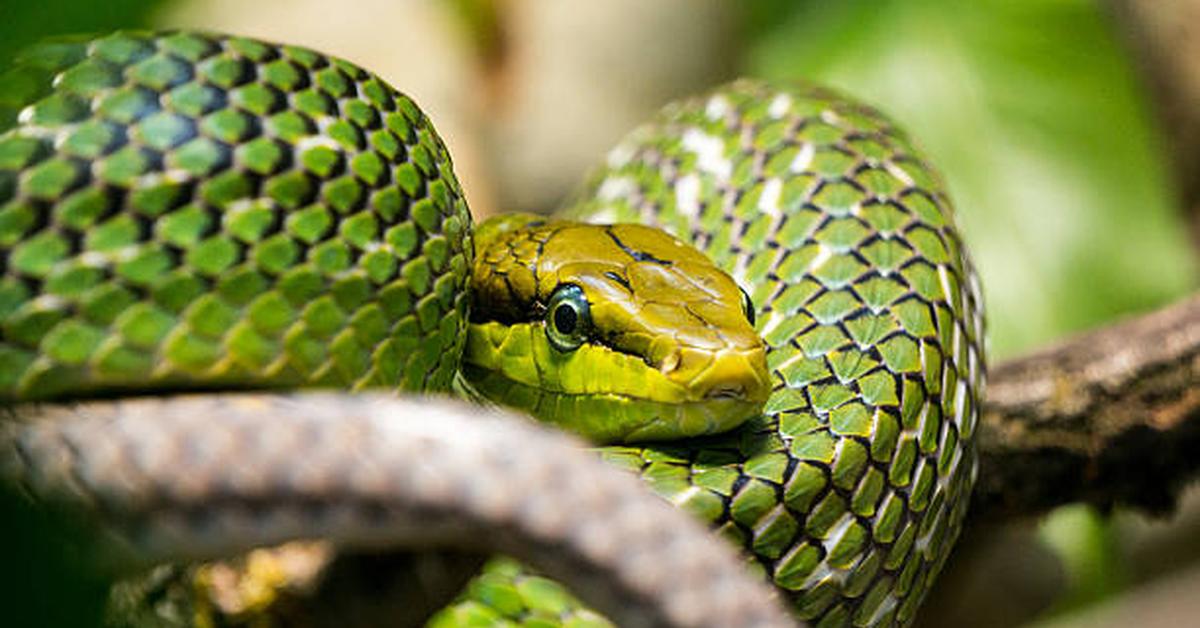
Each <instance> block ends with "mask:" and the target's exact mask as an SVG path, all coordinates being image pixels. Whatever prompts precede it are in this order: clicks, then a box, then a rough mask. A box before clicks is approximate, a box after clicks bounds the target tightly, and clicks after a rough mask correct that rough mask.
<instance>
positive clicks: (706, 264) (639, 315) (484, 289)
mask: <svg viewBox="0 0 1200 628" xmlns="http://www.w3.org/2000/svg"><path fill="white" fill-rule="evenodd" d="M476 254H477V258H476V263H475V266H474V269H473V272H472V278H471V284H472V290H473V302H472V313H471V324H470V334H469V337H468V340H467V349H466V355H465V357H464V372H465V373H466V375H467V377H468V378H469V379H470V380H471V381H472V382H473V383H474V384H475V386H476V387H477V388H478V389H479V390H480V392H482V393H483V394H484V395H486V396H488V397H490V398H493V399H495V400H497V401H500V402H502V403H506V404H508V405H514V406H517V407H520V408H522V409H525V410H528V411H530V412H531V413H533V414H534V415H535V416H537V417H538V418H540V419H542V420H545V421H549V422H552V423H556V424H559V425H563V426H565V427H567V428H569V429H573V430H575V431H578V432H581V433H583V434H584V435H585V436H587V437H589V438H592V439H594V440H597V441H600V442H629V441H644V440H662V439H673V438H681V437H685V436H697V435H702V434H713V433H717V432H722V431H726V430H728V429H731V428H733V427H736V426H737V425H739V424H741V423H742V422H744V421H745V420H746V419H748V418H750V417H751V416H754V415H757V414H758V413H760V412H761V410H762V407H763V404H764V403H765V401H766V399H767V396H768V395H769V394H770V391H771V384H770V378H769V376H768V373H767V364H766V353H765V348H764V345H763V342H762V340H761V339H760V338H759V336H758V334H757V333H756V332H755V331H754V327H753V321H752V320H751V317H752V315H753V314H752V312H753V308H752V307H750V306H749V303H748V298H747V297H746V295H745V293H744V292H743V291H742V289H741V288H740V287H738V285H737V283H736V282H734V280H733V279H732V278H731V277H729V275H727V274H725V273H724V272H723V271H721V270H720V269H718V268H717V267H716V266H714V265H713V264H712V262H711V261H709V259H708V258H707V257H706V256H704V254H702V253H700V252H699V251H697V250H696V249H695V248H693V247H691V246H689V245H686V244H684V243H682V242H680V241H679V240H677V239H675V238H674V237H672V236H670V235H668V234H666V233H664V232H662V231H659V230H657V229H652V228H649V227H645V226H642V225H636V224H622V225H589V224H584V223H576V222H566V221H548V220H545V219H542V218H538V217H535V216H527V215H518V216H508V217H504V218H499V219H495V220H492V221H489V222H487V223H485V224H484V225H482V226H481V227H480V228H479V231H478V234H477V239H476Z"/></svg>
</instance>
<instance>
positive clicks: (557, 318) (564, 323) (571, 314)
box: [554, 305, 579, 334]
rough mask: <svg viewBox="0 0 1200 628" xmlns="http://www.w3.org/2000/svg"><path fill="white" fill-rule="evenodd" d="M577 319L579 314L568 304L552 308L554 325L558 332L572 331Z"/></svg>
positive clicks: (567, 332) (566, 332)
mask: <svg viewBox="0 0 1200 628" xmlns="http://www.w3.org/2000/svg"><path fill="white" fill-rule="evenodd" d="M578 321H579V315H578V314H576V313H575V308H573V307H571V306H569V305H560V306H558V307H556V308H554V326H555V327H557V328H558V331H559V332H560V333H564V334H570V333H574V332H575V323H577V322H578Z"/></svg>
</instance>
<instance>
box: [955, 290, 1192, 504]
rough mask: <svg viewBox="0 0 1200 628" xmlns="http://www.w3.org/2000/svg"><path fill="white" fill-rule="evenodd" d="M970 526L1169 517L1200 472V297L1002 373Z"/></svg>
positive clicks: (996, 378) (985, 424)
mask: <svg viewBox="0 0 1200 628" xmlns="http://www.w3.org/2000/svg"><path fill="white" fill-rule="evenodd" d="M979 439H980V440H979V447H980V459H981V463H980V471H979V484H978V486H977V488H976V492H975V497H974V502H975V503H974V504H973V506H972V511H971V513H972V516H973V517H983V518H989V517H1005V516H1020V515H1030V514H1037V513H1040V512H1044V511H1046V510H1049V509H1050V508H1052V507H1054V506H1058V505H1061V504H1066V503H1069V502H1076V501H1084V502H1089V503H1092V504H1095V505H1097V506H1100V507H1102V508H1109V507H1112V506H1114V505H1116V504H1122V505H1125V506H1133V507H1137V508H1142V509H1145V510H1147V511H1150V512H1152V513H1163V512H1166V511H1168V510H1170V509H1171V508H1172V507H1173V505H1174V502H1175V498H1176V495H1177V494H1178V492H1179V489H1180V488H1181V487H1182V486H1183V485H1184V484H1185V483H1186V482H1187V480H1189V479H1190V478H1191V477H1192V476H1193V475H1194V474H1195V472H1196V471H1197V469H1198V468H1200V455H1198V454H1197V452H1200V295H1197V296H1193V297H1191V298H1189V299H1186V300H1184V301H1182V302H1180V303H1177V304H1175V305H1172V306H1169V307H1166V308H1164V309H1162V310H1159V311H1157V312H1154V313H1151V314H1148V315H1144V316H1141V317H1138V318H1135V319H1132V320H1128V321H1124V322H1121V323H1117V324H1115V325H1112V326H1109V327H1105V328H1103V329H1100V330H1097V331H1094V332H1091V333H1087V334H1084V335H1081V336H1078V337H1076V338H1073V339H1070V340H1068V341H1066V342H1064V343H1062V344H1059V345H1056V346H1053V347H1050V348H1048V349H1046V350H1043V351H1040V352H1037V353H1034V354H1033V355H1030V356H1027V357H1024V358H1019V359H1016V360H1011V361H1008V362H1005V363H1003V364H1000V365H999V366H998V367H997V368H995V369H994V370H993V372H992V374H991V383H990V385H989V387H988V399H987V403H986V404H985V407H984V413H983V418H982V421H981V424H980V434H979Z"/></svg>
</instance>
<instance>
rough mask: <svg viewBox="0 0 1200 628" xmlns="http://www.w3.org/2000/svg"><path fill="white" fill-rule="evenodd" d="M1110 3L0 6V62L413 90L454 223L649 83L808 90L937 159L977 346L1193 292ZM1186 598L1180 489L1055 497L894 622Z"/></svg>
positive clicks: (1147, 607)
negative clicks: (815, 86)
mask: <svg viewBox="0 0 1200 628" xmlns="http://www.w3.org/2000/svg"><path fill="white" fill-rule="evenodd" d="M1163 2H1165V3H1167V4H1170V3H1172V2H1173V3H1175V4H1179V0H1163ZM1122 4H1136V3H1121V2H1111V3H1097V2H1096V1H1095V0H974V1H973V2H962V1H961V0H840V1H839V2H823V1H820V0H740V1H735V0H656V1H654V2H646V1H645V0H607V1H605V2H590V1H588V0H343V1H342V2H330V1H329V0H257V1H255V2H241V1H238V0H108V1H107V2H95V1H93V0H40V1H38V2H34V1H33V0H0V16H3V18H2V19H0V58H5V59H6V58H8V57H10V56H11V55H12V54H13V52H15V50H16V49H18V48H20V47H22V46H24V45H26V44H28V43H29V42H31V41H33V40H35V39H38V38H40V37H44V36H46V35H49V34H57V33H67V32H86V31H100V30H110V29H114V28H120V27H139V26H152V27H171V26H176V27H200V28H210V29H217V30H222V31H228V32H233V33H238V34H243V35H251V36H257V37H261V38H265V39H270V40H277V41H287V42H289V43H296V44H303V45H307V46H311V47H314V48H318V49H320V50H322V51H325V52H328V53H332V54H336V55H339V56H342V57H345V58H347V59H350V60H352V61H354V62H356V63H358V64H360V65H362V66H364V67H367V68H369V69H371V70H373V71H375V72H376V73H378V74H380V75H381V76H382V77H383V78H385V79H386V80H388V81H389V82H391V83H392V84H393V85H395V86H396V87H397V88H399V89H400V90H401V91H404V92H406V93H408V94H410V95H411V96H413V97H414V98H416V100H417V101H418V102H419V103H420V104H421V106H422V107H423V108H424V109H425V110H426V112H427V113H428V114H429V115H430V116H431V117H432V118H433V120H434V122H435V124H436V125H437V128H438V129H439V130H440V131H441V133H442V135H443V136H444V137H445V139H446V141H447V143H448V144H449V146H450V150H451V152H452V154H453V155H454V158H455V163H456V169H457V170H458V174H459V178H460V179H461V180H462V182H463V184H464V186H465V187H466V190H467V195H468V200H469V201H470V203H471V206H472V208H473V210H474V212H475V213H476V215H477V216H483V215H487V214H490V213H493V212H495V211H504V210H533V211H548V210H550V209H552V208H553V207H554V206H555V205H556V204H557V203H558V202H559V201H560V200H561V199H562V198H563V197H564V196H565V195H566V194H568V193H569V192H570V191H571V189H572V188H573V186H574V185H576V183H577V182H579V181H580V179H581V177H582V175H583V173H584V172H585V171H586V170H587V169H588V168H589V166H590V165H591V164H593V163H596V161H597V160H598V159H599V158H600V157H601V156H602V155H603V153H604V152H605V150H606V149H607V148H608V147H609V146H611V145H612V144H613V143H614V142H615V141H616V140H617V139H618V138H619V137H620V136H621V135H622V134H624V133H625V132H626V131H628V130H629V129H631V128H632V127H633V126H635V125H636V124H637V123H639V122H640V121H642V120H645V119H646V118H648V117H649V116H650V115H651V114H652V113H653V112H654V111H655V110H656V109H657V108H658V107H659V106H661V105H662V104H663V103H665V102H666V101H668V100H670V99H672V98H675V97H678V96H682V95H686V94H689V93H693V92H696V91H699V90H703V89H705V88H707V87H710V86H713V85H716V84H718V83H721V82H723V81H726V80H728V79H730V78H732V77H734V76H738V75H757V76H762V77H767V78H777V79H793V78H806V79H811V80H816V81H819V82H823V83H827V84H831V85H833V86H836V87H838V88H841V89H842V90H844V91H846V92H848V93H851V94H854V95H856V96H858V97H860V98H862V99H864V100H866V101H868V102H870V103H873V104H875V105H877V106H879V107H881V108H882V109H884V110H885V111H886V112H888V113H889V114H890V115H891V116H893V117H894V118H895V119H897V120H898V121H899V122H900V123H901V126H903V127H906V128H907V129H908V130H909V132H910V133H911V134H912V135H913V136H914V137H915V138H916V139H917V142H918V143H919V144H921V145H923V146H924V147H925V148H926V150H927V152H928V154H929V156H930V158H931V160H932V161H933V163H934V164H935V165H937V166H938V167H939V168H940V169H941V171H942V172H943V174H944V175H945V178H946V180H947V182H948V185H949V188H950V193H951V196H952V197H953V199H954V200H955V202H956V204H957V207H958V211H959V216H960V220H961V224H962V227H963V231H964V232H965V237H966V240H967V241H968V243H969V244H970V246H971V247H972V249H973V251H974V257H975V261H976V264H977V265H978V267H979V270H980V272H981V274H982V276H983V283H984V287H985V292H986V296H987V300H988V307H989V313H990V317H991V319H990V332H991V339H990V341H991V344H990V349H991V358H992V359H993V360H999V359H1003V358H1005V357H1010V356H1013V355H1015V354H1018V353H1020V352H1022V351H1026V350H1029V349H1032V348H1035V347H1039V346H1043V345H1045V344H1047V343H1049V342H1052V341H1053V340H1054V339H1056V338H1059V337H1062V336H1064V335H1066V334H1069V333H1071V332H1074V331H1078V330H1082V329H1086V328H1089V327H1093V326H1096V325H1100V324H1103V323H1105V322H1107V321H1110V320H1113V319H1115V318H1118V317H1120V316H1122V315H1126V314H1130V313H1134V312H1139V311H1144V310H1148V309H1151V308H1154V307H1156V306H1159V305H1163V304H1166V303H1168V302H1170V301H1172V300H1174V299H1176V298H1178V297H1180V296H1182V295H1184V294H1186V293H1188V292H1189V291H1191V290H1193V289H1194V287H1195V284H1196V280H1197V272H1196V271H1197V266H1196V261H1197V255H1196V249H1194V248H1193V246H1192V245H1191V243H1190V242H1189V239H1188V236H1187V233H1188V232H1187V228H1186V224H1187V220H1186V218H1185V212H1184V211H1183V210H1181V209H1180V208H1179V207H1180V205H1181V203H1180V201H1179V194H1177V193H1176V192H1175V188H1176V187H1177V186H1175V185H1173V177H1172V170H1171V165H1170V163H1169V162H1168V159H1167V158H1168V155H1169V153H1168V150H1167V145H1168V144H1169V142H1168V141H1167V140H1169V139H1170V137H1171V135H1170V134H1169V133H1164V132H1162V131H1161V130H1160V127H1159V125H1158V124H1157V118H1156V116H1155V112H1156V109H1155V108H1154V107H1153V105H1152V102H1151V99H1150V96H1151V90H1150V89H1148V86H1150V85H1151V81H1150V80H1149V79H1148V78H1147V77H1145V76H1143V75H1142V74H1141V73H1140V72H1139V70H1138V67H1139V66H1138V65H1137V64H1135V63H1134V61H1133V56H1132V55H1131V53H1130V47H1129V46H1127V45H1126V44H1127V43H1128V41H1127V39H1126V38H1125V35H1126V34H1127V32H1128V30H1129V29H1128V28H1127V25H1126V24H1124V23H1123V20H1124V19H1126V18H1127V17H1128V16H1127V14H1126V13H1124V12H1121V11H1116V10H1113V8H1112V7H1113V5H1122ZM1196 17H1197V20H1200V14H1196ZM1185 27H1189V25H1180V28H1185ZM1190 27H1191V28H1195V27H1200V21H1197V22H1196V23H1195V24H1194V25H1191V26H1190ZM1185 30H1186V28H1185ZM1110 514H1111V516H1109V515H1110ZM1196 591H1200V492H1198V491H1196V490H1193V491H1191V495H1189V496H1188V497H1187V498H1185V500H1184V503H1183V505H1182V507H1181V508H1180V510H1179V511H1178V512H1177V513H1175V514H1174V515H1173V516H1172V517H1169V518H1166V519H1159V520H1150V519H1148V518H1146V517H1144V516H1142V515H1138V514H1134V513H1124V512H1119V511H1118V512H1116V513H1105V514H1101V513H1096V512H1093V511H1091V510H1089V509H1086V508H1081V507H1072V508H1067V509H1064V510H1062V511H1060V512H1058V513H1055V514H1054V515H1052V516H1050V517H1047V518H1045V519H1043V520H1040V521H1031V522H1025V523H1020V524H1011V525H1007V526H1005V527H1002V528H1000V527H987V528H984V527H982V525H980V526H977V527H976V528H975V529H974V530H973V531H971V533H970V534H968V535H967V538H966V542H965V543H964V544H963V545H962V546H961V547H960V548H959V550H958V551H957V552H956V556H955V558H954V560H953V561H952V563H951V565H950V567H949V568H948V570H947V572H946V573H945V574H944V575H943V578H942V581H941V583H940V585H939V590H938V591H937V592H936V593H935V595H934V596H933V599H932V600H931V601H930V603H929V604H928V605H927V608H926V609H925V610H924V611H923V613H922V616H921V620H920V623H921V625H925V626H936V625H960V624H962V623H964V622H969V623H970V624H971V625H976V626H992V625H995V626H1008V625H1023V624H1028V623H1040V624H1042V625H1051V626H1068V625H1089V626H1091V625H1106V624H1112V625H1116V624H1125V623H1132V622H1137V623H1138V624H1139V625H1164V626H1167V625H1181V624H1188V623H1194V622H1195V621H1197V620H1196V617H1198V616H1200V600H1197V599H1196V597H1197V596H1196V595H1195V592H1196Z"/></svg>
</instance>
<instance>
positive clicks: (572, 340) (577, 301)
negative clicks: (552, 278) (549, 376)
mask: <svg viewBox="0 0 1200 628" xmlns="http://www.w3.org/2000/svg"><path fill="white" fill-rule="evenodd" d="M591 326H592V311H591V308H590V307H589V306H588V301H587V297H586V296H584V294H583V289H582V288H580V287H579V286H576V285H574V284H565V285H562V286H559V287H558V288H556V289H555V290H554V294H552V295H550V305H549V306H548V307H547V308H546V337H547V338H549V339H550V344H552V345H554V348H555V349H558V350H559V351H574V350H576V349H578V348H579V345H581V344H583V341H584V340H586V339H587V332H588V330H589V329H590V328H591Z"/></svg>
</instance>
